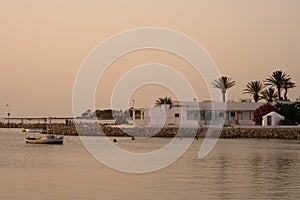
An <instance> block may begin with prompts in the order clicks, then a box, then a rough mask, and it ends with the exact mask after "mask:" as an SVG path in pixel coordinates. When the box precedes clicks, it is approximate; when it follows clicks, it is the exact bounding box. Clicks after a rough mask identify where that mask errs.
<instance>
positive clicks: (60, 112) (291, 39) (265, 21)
mask: <svg viewBox="0 0 300 200" xmlns="http://www.w3.org/2000/svg"><path fill="white" fill-rule="evenodd" d="M0 5H1V6H0V25H1V31H0V44H1V46H0V55H1V59H0V67H1V73H0V90H1V96H0V116H3V117H4V116H6V114H7V106H6V104H10V105H11V113H12V117H14V116H15V117H16V116H67V115H71V113H72V90H73V84H74V81H75V78H76V73H77V71H78V70H79V68H80V65H81V64H82V62H83V60H84V59H85V58H86V56H87V55H88V54H89V52H90V51H91V50H92V49H93V48H94V47H95V46H96V45H97V44H99V43H100V42H102V41H104V40H105V39H107V38H108V37H110V36H112V35H114V34H117V33H119V32H123V31H126V30H129V29H133V28H141V27H153V26H154V27H163V28H169V29H174V30H176V31H179V32H182V33H184V34H186V35H189V36H190V37H192V38H194V39H195V40H196V41H197V42H198V43H200V44H201V45H203V47H204V48H205V49H206V50H207V51H208V53H209V54H210V56H211V57H212V59H213V60H214V61H215V63H216V64H217V66H218V67H219V69H220V71H221V73H222V74H223V75H227V76H230V77H232V78H233V79H234V80H235V81H236V82H237V85H236V86H235V87H234V88H232V89H230V90H229V91H228V96H227V97H228V99H233V98H234V99H235V100H238V99H239V98H248V97H249V96H248V95H243V94H242V90H243V89H244V88H245V85H246V84H247V82H248V81H251V80H264V79H265V78H266V77H267V76H268V75H270V74H271V73H272V72H273V71H275V70H277V69H281V70H283V71H285V72H286V73H288V74H289V75H290V76H291V77H292V80H293V81H294V82H296V84H297V86H298V87H297V88H295V89H292V90H291V91H290V93H289V98H290V99H292V100H294V99H295V98H297V97H299V95H300V81H299V80H300V73H299V72H300V70H299V66H300V56H299V52H300V38H299V37H300V12H299V8H300V1H298V0H186V1H182V0H151V1H150V0H127V1H124V0H110V1H100V0H90V1H83V0H52V1H41V0H27V1H19V0H1V3H0ZM148 62H158V63H163V64H168V65H170V66H172V67H174V68H176V69H177V70H179V71H180V72H181V73H183V74H184V75H185V76H186V77H187V78H188V79H189V80H190V82H191V84H192V85H193V87H194V88H195V90H196V91H197V96H198V98H199V99H200V100H202V99H207V98H209V97H208V96H207V89H206V88H205V86H204V85H203V83H201V81H202V80H201V78H200V77H197V76H195V75H194V73H192V71H191V66H189V64H188V63H186V62H185V61H184V60H182V59H180V58H178V57H176V56H174V55H171V54H169V53H166V52H160V51H154V50H148V51H140V52H134V53H131V54H128V55H126V56H123V57H121V58H120V59H119V60H117V61H116V62H114V63H113V64H112V66H111V67H110V68H109V70H108V71H107V73H106V74H105V76H104V77H103V79H102V80H101V81H100V84H99V86H98V90H97V95H96V97H95V98H96V100H97V107H98V108H107V107H109V106H110V95H111V90H112V88H113V86H114V84H115V82H116V81H117V80H118V77H120V76H121V75H122V74H123V73H125V72H126V70H128V69H130V68H131V67H134V66H136V65H138V64H143V63H148ZM153 89H155V90H154V91H153ZM151 91H152V92H151ZM166 95H170V93H169V92H168V91H167V90H165V89H161V88H158V87H157V86H148V87H145V88H144V89H140V90H139V91H137V92H136V94H135V95H134V96H133V98H134V99H135V101H136V106H149V105H150V104H151V103H152V102H154V101H155V99H156V98H157V97H158V96H166Z"/></svg>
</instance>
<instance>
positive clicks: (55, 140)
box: [25, 134, 64, 144]
mask: <svg viewBox="0 0 300 200" xmlns="http://www.w3.org/2000/svg"><path fill="white" fill-rule="evenodd" d="M25 142H26V143H29V144H63V143H64V136H62V135H60V136H58V135H53V134H47V135H43V136H41V137H35V136H34V137H30V136H28V137H25Z"/></svg>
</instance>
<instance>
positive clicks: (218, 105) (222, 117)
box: [135, 101, 263, 126]
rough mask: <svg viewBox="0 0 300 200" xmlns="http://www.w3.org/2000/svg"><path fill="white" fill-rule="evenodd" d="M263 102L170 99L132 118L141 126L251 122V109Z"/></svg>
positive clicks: (252, 123) (251, 123)
mask: <svg viewBox="0 0 300 200" xmlns="http://www.w3.org/2000/svg"><path fill="white" fill-rule="evenodd" d="M261 105H263V103H253V102H248V101H247V102H226V103H223V102H212V101H202V102H177V101H175V102H173V105H162V106H161V107H151V108H149V109H145V110H144V114H143V118H142V119H139V120H135V123H136V124H139V125H142V126H195V125H209V124H210V125H220V124H224V125H232V124H237V125H254V122H253V120H252V119H253V118H254V110H255V109H256V108H258V107H259V106H261Z"/></svg>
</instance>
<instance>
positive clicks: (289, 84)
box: [282, 78, 296, 101]
mask: <svg viewBox="0 0 300 200" xmlns="http://www.w3.org/2000/svg"><path fill="white" fill-rule="evenodd" d="M282 87H283V89H284V100H285V101H288V98H287V93H288V90H289V89H292V88H295V87H296V84H295V83H294V82H292V81H291V78H286V79H285V80H284V81H283V85H282Z"/></svg>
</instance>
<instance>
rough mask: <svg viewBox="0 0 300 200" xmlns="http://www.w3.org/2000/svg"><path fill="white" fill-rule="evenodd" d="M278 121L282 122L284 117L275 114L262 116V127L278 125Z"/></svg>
mask: <svg viewBox="0 0 300 200" xmlns="http://www.w3.org/2000/svg"><path fill="white" fill-rule="evenodd" d="M280 120H284V116H282V115H280V114H278V113H277V112H274V111H272V112H270V113H268V114H266V115H265V116H263V121H262V125H263V126H276V125H279V122H280Z"/></svg>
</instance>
